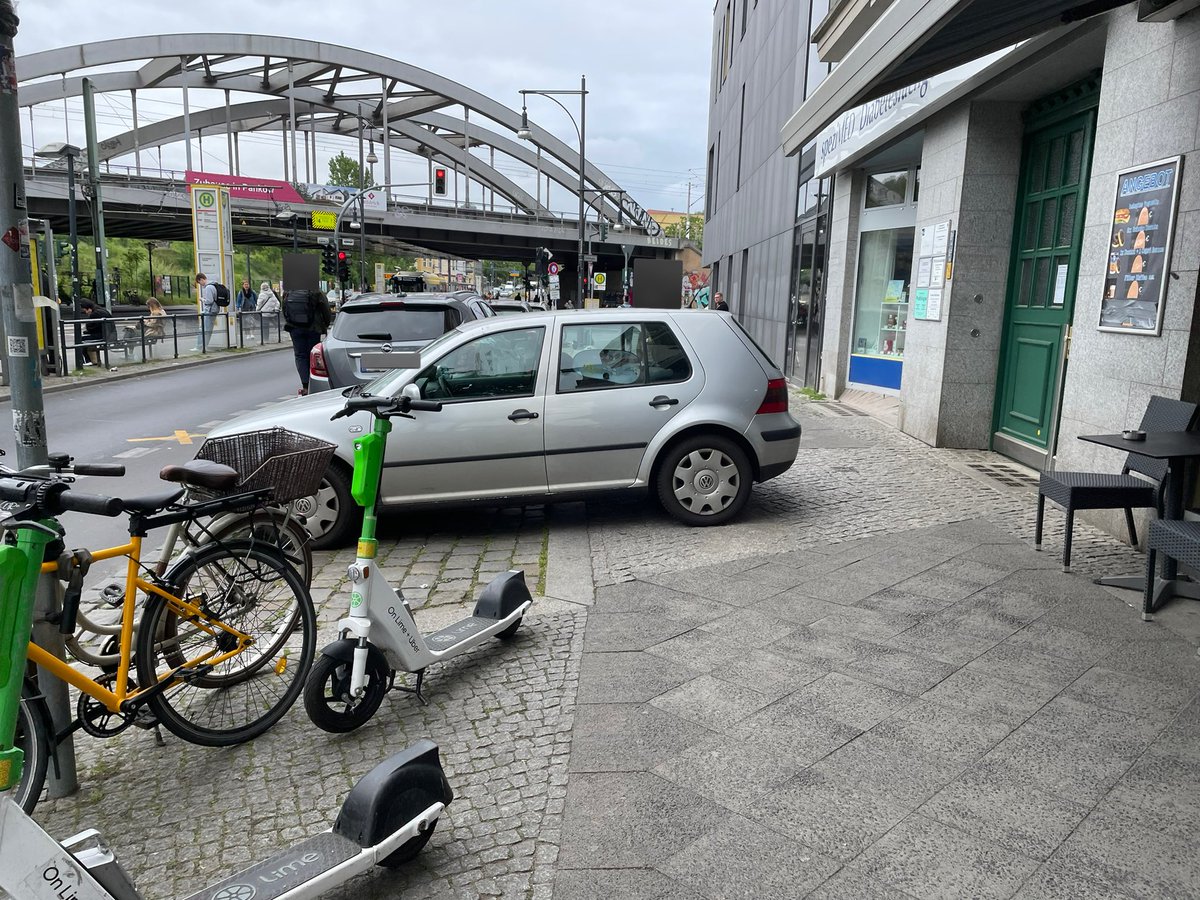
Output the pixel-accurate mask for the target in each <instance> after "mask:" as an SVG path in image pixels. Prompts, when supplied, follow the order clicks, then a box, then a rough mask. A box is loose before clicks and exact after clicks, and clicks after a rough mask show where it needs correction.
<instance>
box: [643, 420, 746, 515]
mask: <svg viewBox="0 0 1200 900" xmlns="http://www.w3.org/2000/svg"><path fill="white" fill-rule="evenodd" d="M656 481H657V484H656V488H657V490H658V499H659V501H660V502H661V503H662V505H663V508H664V509H666V511H667V512H668V513H670V514H671V515H672V516H674V517H675V518H676V519H678V520H679V521H680V522H683V523H685V524H687V525H722V524H724V523H725V522H728V521H729V520H730V519H732V518H734V517H735V516H736V515H737V514H738V513H740V512H741V511H742V507H744V506H745V505H746V501H747V500H749V499H750V488H751V484H752V482H753V470H752V469H751V467H750V461H749V459H747V458H746V454H745V452H744V451H743V450H742V448H741V447H739V446H738V445H737V444H735V443H734V442H733V441H731V440H729V439H728V438H725V437H721V436H720V435H716V434H700V435H696V436H694V437H689V438H685V439H684V440H682V441H680V442H679V443H677V444H674V445H672V446H671V447H668V448H667V450H666V451H665V452H664V455H663V457H662V460H661V462H660V464H659V467H658V476H657V479H656Z"/></svg>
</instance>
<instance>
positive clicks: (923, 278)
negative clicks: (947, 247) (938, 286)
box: [917, 238, 933, 287]
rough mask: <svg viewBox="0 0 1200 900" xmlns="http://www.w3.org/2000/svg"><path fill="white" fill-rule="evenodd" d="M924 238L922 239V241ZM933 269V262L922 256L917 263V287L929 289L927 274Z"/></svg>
mask: <svg viewBox="0 0 1200 900" xmlns="http://www.w3.org/2000/svg"><path fill="white" fill-rule="evenodd" d="M923 239H924V238H922V240H923ZM932 268H933V260H931V259H930V258H929V257H928V256H922V257H921V259H920V260H918V262H917V287H929V272H930V270H931V269H932Z"/></svg>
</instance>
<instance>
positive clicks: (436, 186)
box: [433, 167, 446, 197]
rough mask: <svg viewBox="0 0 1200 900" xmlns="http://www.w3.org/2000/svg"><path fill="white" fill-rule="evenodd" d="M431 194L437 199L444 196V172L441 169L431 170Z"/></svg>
mask: <svg viewBox="0 0 1200 900" xmlns="http://www.w3.org/2000/svg"><path fill="white" fill-rule="evenodd" d="M433 193H434V194H435V195H437V196H438V197H445V196H446V170H445V169H443V168H440V167H439V168H437V169H434V170H433Z"/></svg>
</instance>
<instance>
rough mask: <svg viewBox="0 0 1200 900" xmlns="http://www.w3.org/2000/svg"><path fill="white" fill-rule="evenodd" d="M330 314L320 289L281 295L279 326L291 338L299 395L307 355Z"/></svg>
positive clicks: (302, 389)
mask: <svg viewBox="0 0 1200 900" xmlns="http://www.w3.org/2000/svg"><path fill="white" fill-rule="evenodd" d="M332 321H333V315H332V314H331V313H330V311H329V301H328V300H327V299H326V297H325V295H324V294H323V293H321V292H320V291H309V290H305V289H304V288H294V289H293V290H290V291H285V292H284V295H283V323H284V324H283V328H284V330H285V331H286V332H287V333H288V334H289V335H291V337H292V354H293V355H294V356H295V358H296V374H297V375H299V376H300V390H299V391H298V392H297V393H299V394H300V396H301V397H303V396H305V395H306V394H307V393H308V373H309V367H308V357H309V354H310V353H312V349H313V347H315V346H317V344H318V343H320V341H321V336H322V335H324V334H325V332H326V331H328V330H329V323H330V322H332Z"/></svg>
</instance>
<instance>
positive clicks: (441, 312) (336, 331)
mask: <svg viewBox="0 0 1200 900" xmlns="http://www.w3.org/2000/svg"><path fill="white" fill-rule="evenodd" d="M457 324H458V321H457V317H456V316H454V314H453V312H452V311H451V310H449V309H447V308H446V307H443V306H438V307H432V308H429V307H424V308H422V307H411V306H401V305H396V306H363V307H359V308H357V309H356V308H354V307H345V308H343V309H342V311H341V312H340V313H338V316H337V318H336V319H334V321H333V331H332V336H333V337H335V338H337V339H339V340H343V341H432V340H433V339H434V338H436V337H440V336H441V335H443V334H445V333H446V331H447V330H448V329H450V328H453V327H454V326H455V325H457Z"/></svg>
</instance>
